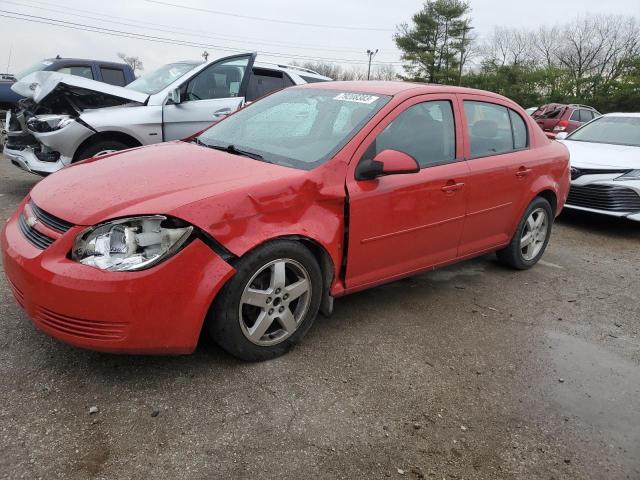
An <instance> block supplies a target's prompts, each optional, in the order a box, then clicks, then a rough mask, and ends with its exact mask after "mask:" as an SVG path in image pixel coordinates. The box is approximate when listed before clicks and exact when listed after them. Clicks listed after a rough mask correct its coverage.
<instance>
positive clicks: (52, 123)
mask: <svg viewBox="0 0 640 480" xmlns="http://www.w3.org/2000/svg"><path fill="white" fill-rule="evenodd" d="M73 121H74V119H73V118H72V117H70V116H69V115H40V116H38V117H33V118H30V119H29V120H27V128H28V129H29V130H31V131H32V132H38V133H46V132H53V131H55V130H60V129H61V128H64V127H66V126H67V125H69V124H70V123H71V122H73Z"/></svg>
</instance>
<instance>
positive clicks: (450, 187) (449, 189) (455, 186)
mask: <svg viewBox="0 0 640 480" xmlns="http://www.w3.org/2000/svg"><path fill="white" fill-rule="evenodd" d="M462 187H464V183H456V182H455V181H454V180H449V181H448V182H447V184H446V185H444V186H443V187H442V188H441V190H442V191H443V192H444V193H453V192H457V191H458V190H460V189H462Z"/></svg>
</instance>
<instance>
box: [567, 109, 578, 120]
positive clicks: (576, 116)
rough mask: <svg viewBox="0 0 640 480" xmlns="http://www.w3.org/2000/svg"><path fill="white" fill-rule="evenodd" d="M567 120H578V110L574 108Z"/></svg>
mask: <svg viewBox="0 0 640 480" xmlns="http://www.w3.org/2000/svg"><path fill="white" fill-rule="evenodd" d="M569 120H571V121H573V122H580V121H581V120H580V110H574V111H573V113H572V114H571V117H569Z"/></svg>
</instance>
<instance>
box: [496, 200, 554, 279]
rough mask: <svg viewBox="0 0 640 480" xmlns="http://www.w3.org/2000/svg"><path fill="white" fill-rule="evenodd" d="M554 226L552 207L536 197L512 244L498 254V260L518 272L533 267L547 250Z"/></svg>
mask: <svg viewBox="0 0 640 480" xmlns="http://www.w3.org/2000/svg"><path fill="white" fill-rule="evenodd" d="M552 225H553V211H552V209H551V205H550V204H549V202H548V201H547V200H545V199H544V198H542V197H536V198H535V199H534V200H533V201H532V202H531V203H530V204H529V206H528V207H527V209H526V211H525V212H524V215H523V216H522V219H521V220H520V222H519V223H518V228H516V233H515V234H514V235H513V238H512V239H511V243H509V245H508V246H507V247H506V248H504V249H502V250H498V251H497V252H496V255H497V257H498V260H499V261H500V262H501V263H503V264H504V265H507V266H509V267H511V268H515V269H517V270H526V269H528V268H531V267H533V266H534V265H535V264H536V263H538V261H539V260H540V258H541V257H542V254H543V253H544V251H545V249H546V248H547V244H548V243H549V238H551V227H552Z"/></svg>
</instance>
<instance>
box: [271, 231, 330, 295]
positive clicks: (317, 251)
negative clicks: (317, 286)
mask: <svg viewBox="0 0 640 480" xmlns="http://www.w3.org/2000/svg"><path fill="white" fill-rule="evenodd" d="M278 239H288V240H295V241H298V242H300V243H302V244H303V245H304V246H305V247H307V248H308V249H309V251H310V252H311V253H312V254H313V256H314V257H315V258H316V260H317V261H318V265H320V270H322V282H323V286H324V289H325V294H328V293H329V289H330V288H331V283H332V282H333V275H334V271H333V270H334V268H333V261H332V260H331V255H329V253H328V252H327V251H326V250H325V249H324V247H323V246H322V245H320V244H319V243H318V242H316V241H315V240H312V239H310V238H308V237H303V236H300V235H289V236H284V237H279V238H278Z"/></svg>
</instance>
